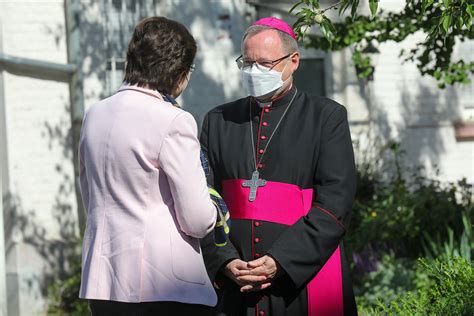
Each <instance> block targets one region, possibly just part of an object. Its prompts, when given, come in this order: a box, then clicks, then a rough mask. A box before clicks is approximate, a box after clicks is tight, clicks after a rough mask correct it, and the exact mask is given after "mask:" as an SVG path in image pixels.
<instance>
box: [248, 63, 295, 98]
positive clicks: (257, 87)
mask: <svg viewBox="0 0 474 316" xmlns="http://www.w3.org/2000/svg"><path fill="white" fill-rule="evenodd" d="M287 65H288V62H287V63H286V65H285V68H286V66H287ZM259 67H260V68H263V66H258V67H257V66H256V65H255V64H253V65H252V67H249V68H244V69H242V83H243V85H244V88H245V90H247V93H248V94H249V95H251V96H253V97H261V96H264V95H268V94H270V93H271V92H274V91H276V90H278V89H280V88H281V87H282V86H283V84H285V81H286V80H285V81H283V80H281V76H282V74H283V71H284V70H285V68H283V71H282V72H279V71H276V70H273V69H272V70H268V71H265V70H261V69H260V68H259ZM267 69H268V68H267ZM290 78H291V76H290V77H288V79H290ZM288 79H287V80H288Z"/></svg>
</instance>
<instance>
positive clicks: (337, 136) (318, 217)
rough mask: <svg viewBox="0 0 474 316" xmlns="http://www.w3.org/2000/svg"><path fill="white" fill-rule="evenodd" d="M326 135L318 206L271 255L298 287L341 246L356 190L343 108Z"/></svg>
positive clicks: (316, 185) (317, 178) (319, 170)
mask: <svg viewBox="0 0 474 316" xmlns="http://www.w3.org/2000/svg"><path fill="white" fill-rule="evenodd" d="M321 135H322V137H321V146H320V149H319V156H318V161H317V166H316V172H315V174H314V182H313V183H314V185H313V189H314V196H313V207H312V208H311V209H310V211H309V212H308V214H307V215H306V216H303V217H301V218H300V219H299V220H298V221H297V222H296V223H295V224H294V225H292V226H290V227H289V228H288V229H287V230H286V231H285V232H284V233H283V234H282V235H281V236H280V238H279V239H278V240H277V241H276V242H275V243H274V244H273V246H272V248H271V249H270V250H269V252H268V253H269V254H270V255H271V256H272V257H273V258H275V260H276V261H278V263H279V264H280V265H281V267H282V268H283V269H284V271H285V272H286V273H287V274H288V275H289V276H290V278H291V280H292V281H293V283H294V284H295V285H296V287H297V288H300V287H301V286H303V285H305V284H306V283H307V282H309V281H310V280H311V279H312V278H313V277H314V276H315V275H316V274H317V273H318V272H319V270H320V269H321V268H322V267H323V265H324V264H325V263H326V261H327V260H328V259H329V257H330V256H331V255H332V253H333V252H334V251H335V250H336V248H337V247H338V245H339V244H340V243H341V241H342V238H343V236H344V234H345V232H346V227H347V225H348V223H349V220H350V215H351V212H352V203H353V199H354V195H355V190H356V169H355V162H354V153H353V149H352V141H351V136H350V132H349V124H348V122H347V114H346V110H345V108H344V107H343V106H341V105H337V106H336V109H335V110H333V111H332V112H331V113H330V114H329V115H328V118H327V119H326V121H325V123H324V125H323V128H322V134H321Z"/></svg>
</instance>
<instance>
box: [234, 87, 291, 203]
mask: <svg viewBox="0 0 474 316" xmlns="http://www.w3.org/2000/svg"><path fill="white" fill-rule="evenodd" d="M297 93H298V89H296V91H295V94H294V95H293V97H292V98H291V100H290V102H289V103H288V106H287V107H286V109H285V112H283V115H282V116H281V118H280V120H279V121H278V123H277V125H276V127H275V129H274V130H273V132H272V134H271V135H270V138H269V139H268V142H267V145H266V146H265V148H264V149H263V153H262V155H261V156H260V159H259V160H258V162H257V158H256V156H257V152H256V149H255V142H254V140H253V127H252V103H251V102H249V118H250V140H251V141H252V153H253V160H254V162H255V171H254V172H253V173H252V178H251V179H249V180H245V181H244V182H243V183H242V186H243V187H245V188H250V193H249V201H250V202H253V201H255V198H256V197H257V189H258V188H259V187H263V186H265V184H267V181H266V180H264V179H260V173H259V172H258V165H259V164H260V163H261V162H262V159H263V156H264V155H265V154H266V152H267V148H268V145H270V142H271V141H272V138H273V135H275V132H276V131H277V129H278V127H279V126H280V123H281V122H282V121H283V118H284V117H285V115H286V113H287V112H288V110H289V109H290V107H291V105H292V104H293V100H294V99H295V97H296V94H297ZM262 111H263V109H262Z"/></svg>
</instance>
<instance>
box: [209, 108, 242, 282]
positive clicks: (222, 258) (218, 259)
mask: <svg viewBox="0 0 474 316" xmlns="http://www.w3.org/2000/svg"><path fill="white" fill-rule="evenodd" d="M209 131H210V129H209V114H207V115H206V117H205V118H204V123H203V126H202V131H201V138H200V141H201V148H202V151H203V153H204V154H205V155H206V158H207V160H208V162H209V176H208V183H209V185H211V186H212V187H214V188H215V189H216V190H218V191H220V184H221V183H220V178H219V176H218V175H219V173H218V171H217V170H216V169H215V168H214V166H215V157H214V156H213V155H212V154H211V153H210V148H209V147H210V144H209ZM214 132H215V133H218V131H214ZM231 229H232V228H231ZM231 234H232V232H231ZM201 249H202V254H203V257H204V263H205V265H206V269H207V273H208V275H209V278H210V279H211V281H213V282H214V281H216V279H217V278H218V274H219V270H220V269H221V268H222V267H223V266H224V264H226V263H227V262H229V261H230V260H232V259H237V258H240V255H239V253H238V252H237V250H236V249H235V247H234V245H233V244H232V243H231V241H230V240H228V241H227V243H226V245H225V246H220V247H218V246H216V244H215V242H214V232H211V233H209V234H207V235H206V236H205V237H204V238H202V239H201Z"/></svg>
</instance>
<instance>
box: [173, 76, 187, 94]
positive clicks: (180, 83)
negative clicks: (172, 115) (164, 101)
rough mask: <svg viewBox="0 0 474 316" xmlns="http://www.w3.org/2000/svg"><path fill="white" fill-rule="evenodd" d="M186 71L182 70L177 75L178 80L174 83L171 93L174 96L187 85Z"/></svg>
mask: <svg viewBox="0 0 474 316" xmlns="http://www.w3.org/2000/svg"><path fill="white" fill-rule="evenodd" d="M188 81H189V77H188V72H183V73H182V74H181V75H180V76H179V77H178V82H177V84H176V88H175V89H174V91H173V93H172V95H173V97H174V98H177V97H178V96H179V95H180V94H181V93H182V92H183V91H184V89H186V87H187V86H188Z"/></svg>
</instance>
